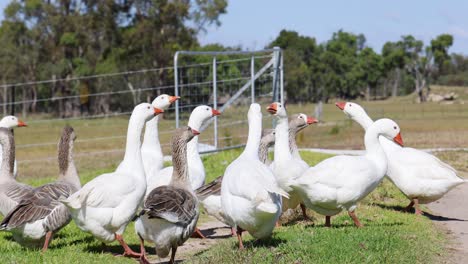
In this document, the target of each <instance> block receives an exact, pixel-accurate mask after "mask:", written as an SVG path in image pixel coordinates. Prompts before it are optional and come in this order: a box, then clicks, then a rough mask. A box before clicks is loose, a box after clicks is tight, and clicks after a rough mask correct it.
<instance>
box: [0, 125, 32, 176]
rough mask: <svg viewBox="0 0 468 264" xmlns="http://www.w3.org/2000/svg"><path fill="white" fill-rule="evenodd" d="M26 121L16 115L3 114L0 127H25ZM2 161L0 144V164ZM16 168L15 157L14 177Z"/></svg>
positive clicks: (16, 171)
mask: <svg viewBox="0 0 468 264" xmlns="http://www.w3.org/2000/svg"><path fill="white" fill-rule="evenodd" d="M25 126H26V123H24V122H23V121H21V120H19V119H18V118H17V117H16V116H5V117H4V118H2V120H0V127H5V128H10V129H13V128H15V127H25ZM1 161H2V146H1V145H0V164H1ZM17 173H18V170H17V164H16V159H15V164H14V167H13V177H14V178H15V179H16V176H17Z"/></svg>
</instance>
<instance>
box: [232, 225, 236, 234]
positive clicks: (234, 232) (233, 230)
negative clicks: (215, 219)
mask: <svg viewBox="0 0 468 264" xmlns="http://www.w3.org/2000/svg"><path fill="white" fill-rule="evenodd" d="M231 235H232V236H236V229H234V227H231Z"/></svg>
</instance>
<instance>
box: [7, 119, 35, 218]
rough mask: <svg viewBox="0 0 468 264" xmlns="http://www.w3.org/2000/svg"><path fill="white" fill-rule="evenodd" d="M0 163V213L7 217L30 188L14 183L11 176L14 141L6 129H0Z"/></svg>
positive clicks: (9, 131) (14, 180)
mask: <svg viewBox="0 0 468 264" xmlns="http://www.w3.org/2000/svg"><path fill="white" fill-rule="evenodd" d="M0 145H1V146H2V163H1V164H0V213H1V214H2V215H4V216H5V215H7V214H8V212H10V210H11V209H13V208H14V207H15V206H16V205H18V203H19V202H20V201H21V200H22V199H23V197H24V196H25V195H27V194H28V193H29V192H30V191H31V190H32V187H31V186H28V185H26V184H23V183H19V182H17V181H16V179H15V177H14V176H13V164H14V161H15V139H14V137H13V132H12V131H11V130H10V129H8V128H3V127H2V128H0Z"/></svg>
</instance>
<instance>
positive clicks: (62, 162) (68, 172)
mask: <svg viewBox="0 0 468 264" xmlns="http://www.w3.org/2000/svg"><path fill="white" fill-rule="evenodd" d="M63 145H66V146H62V145H61V146H59V155H58V160H59V177H58V181H62V182H67V183H70V184H71V185H73V186H74V187H76V188H80V187H81V183H80V178H79V176H78V171H77V169H76V166H75V162H74V160H73V144H72V145H68V143H66V144H63Z"/></svg>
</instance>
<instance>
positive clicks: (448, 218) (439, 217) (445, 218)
mask: <svg viewBox="0 0 468 264" xmlns="http://www.w3.org/2000/svg"><path fill="white" fill-rule="evenodd" d="M424 216H427V218H429V219H431V220H432V221H459V222H465V221H468V220H466V219H459V218H452V217H445V216H440V215H433V214H431V213H428V212H424Z"/></svg>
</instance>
